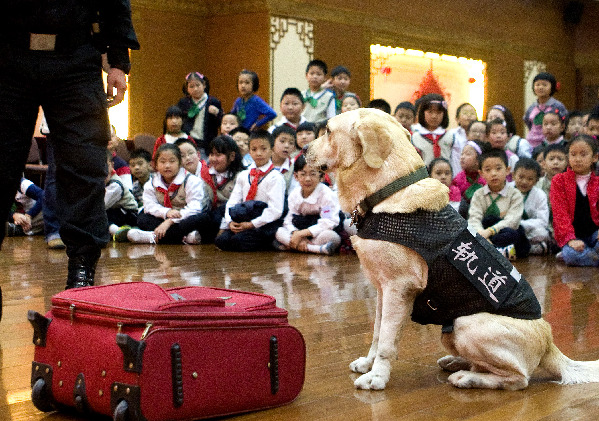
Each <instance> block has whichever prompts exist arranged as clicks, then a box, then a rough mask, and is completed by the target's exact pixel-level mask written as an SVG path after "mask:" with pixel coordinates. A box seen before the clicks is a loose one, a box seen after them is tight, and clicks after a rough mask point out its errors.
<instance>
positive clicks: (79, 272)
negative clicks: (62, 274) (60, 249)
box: [65, 255, 98, 289]
mask: <svg viewBox="0 0 599 421" xmlns="http://www.w3.org/2000/svg"><path fill="white" fill-rule="evenodd" d="M96 263H98V257H96V256H92V255H79V256H75V257H71V258H69V265H68V275H67V286H66V288H65V289H71V288H81V287H89V286H93V285H94V276H95V274H96Z"/></svg>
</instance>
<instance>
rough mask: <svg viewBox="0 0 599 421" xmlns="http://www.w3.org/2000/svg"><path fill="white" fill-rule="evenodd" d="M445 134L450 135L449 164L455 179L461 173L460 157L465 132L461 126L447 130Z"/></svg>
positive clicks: (464, 142)
mask: <svg viewBox="0 0 599 421" xmlns="http://www.w3.org/2000/svg"><path fill="white" fill-rule="evenodd" d="M447 133H449V134H450V135H451V143H452V144H451V158H450V160H449V163H450V164H451V171H453V176H454V177H455V176H456V175H457V174H458V173H459V172H461V171H462V166H461V165H460V157H461V156H462V149H464V146H466V143H467V142H468V138H467V137H466V130H464V129H463V128H462V126H458V127H456V128H454V129H451V130H449V131H448V132H447Z"/></svg>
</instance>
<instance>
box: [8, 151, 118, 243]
mask: <svg viewBox="0 0 599 421" xmlns="http://www.w3.org/2000/svg"><path fill="white" fill-rule="evenodd" d="M111 158H112V156H111ZM43 202H44V191H43V190H42V189H40V188H39V187H38V186H36V185H35V184H33V182H32V181H30V180H28V179H26V178H21V183H20V184H19V190H18V191H17V194H16V196H15V205H16V206H15V207H14V211H12V210H11V213H10V215H9V222H7V225H6V236H7V237H15V236H20V235H35V234H41V233H43V232H44V218H43V215H42V206H43ZM10 221H12V222H10Z"/></svg>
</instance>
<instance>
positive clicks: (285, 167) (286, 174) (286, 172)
mask: <svg viewBox="0 0 599 421" xmlns="http://www.w3.org/2000/svg"><path fill="white" fill-rule="evenodd" d="M275 170H277V171H279V172H280V173H281V174H283V178H284V179H285V196H287V195H288V194H289V192H290V191H291V190H289V187H290V185H291V181H292V180H294V177H293V163H292V162H291V158H287V159H286V160H285V162H283V164H282V165H281V166H279V167H276V166H275Z"/></svg>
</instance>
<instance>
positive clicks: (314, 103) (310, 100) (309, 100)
mask: <svg viewBox="0 0 599 421" xmlns="http://www.w3.org/2000/svg"><path fill="white" fill-rule="evenodd" d="M306 102H307V103H308V104H310V105H311V106H312V108H316V106H317V105H318V100H317V99H316V98H314V97H313V96H309V97H308V98H306Z"/></svg>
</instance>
